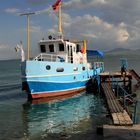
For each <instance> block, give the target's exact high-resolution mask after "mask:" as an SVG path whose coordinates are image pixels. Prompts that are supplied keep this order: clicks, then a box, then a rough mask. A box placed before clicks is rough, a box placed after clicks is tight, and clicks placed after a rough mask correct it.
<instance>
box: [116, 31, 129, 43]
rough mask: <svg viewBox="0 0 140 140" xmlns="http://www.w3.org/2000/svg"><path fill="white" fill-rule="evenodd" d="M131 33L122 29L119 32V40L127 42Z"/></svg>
mask: <svg viewBox="0 0 140 140" xmlns="http://www.w3.org/2000/svg"><path fill="white" fill-rule="evenodd" d="M129 36H130V35H129V33H128V32H127V30H125V29H120V30H118V32H117V41H118V42H125V41H127V40H128V39H129Z"/></svg>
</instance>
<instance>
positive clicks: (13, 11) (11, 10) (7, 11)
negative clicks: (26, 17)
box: [5, 8, 20, 14]
mask: <svg viewBox="0 0 140 140" xmlns="http://www.w3.org/2000/svg"><path fill="white" fill-rule="evenodd" d="M5 12H6V13H11V14H14V13H19V12H20V10H19V9H17V8H7V9H5Z"/></svg>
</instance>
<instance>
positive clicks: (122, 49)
mask: <svg viewBox="0 0 140 140" xmlns="http://www.w3.org/2000/svg"><path fill="white" fill-rule="evenodd" d="M127 51H132V50H131V49H124V48H115V49H112V50H109V51H107V52H106V53H112V52H113V53H114V52H127Z"/></svg>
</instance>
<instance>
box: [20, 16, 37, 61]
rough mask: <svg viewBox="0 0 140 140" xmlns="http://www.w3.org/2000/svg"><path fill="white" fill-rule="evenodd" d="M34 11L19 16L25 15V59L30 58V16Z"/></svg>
mask: <svg viewBox="0 0 140 140" xmlns="http://www.w3.org/2000/svg"><path fill="white" fill-rule="evenodd" d="M33 14H35V13H23V14H20V16H26V17H27V27H26V32H27V60H29V59H30V16H31V15H33Z"/></svg>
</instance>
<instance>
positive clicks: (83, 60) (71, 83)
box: [21, 11, 104, 99]
mask: <svg viewBox="0 0 140 140" xmlns="http://www.w3.org/2000/svg"><path fill="white" fill-rule="evenodd" d="M59 13H60V11H59ZM59 27H61V26H60V25H59ZM59 32H60V33H62V32H61V28H60V30H59ZM86 48H87V47H86V41H85V40H83V41H69V40H65V39H64V37H63V36H62V35H60V36H58V38H54V37H52V36H49V37H48V39H47V40H46V39H42V40H40V41H39V50H40V52H39V55H38V56H35V57H34V58H33V59H28V60H23V61H22V65H21V68H22V86H23V89H24V90H26V91H27V92H28V95H29V97H31V98H33V99H35V98H41V97H52V96H58V95H64V94H71V93H75V92H80V91H83V90H85V89H86V88H87V86H88V85H89V83H90V82H89V81H90V80H91V78H93V77H94V76H96V75H98V74H99V73H101V72H103V70H104V64H103V62H94V65H93V64H91V63H88V62H87V53H86Z"/></svg>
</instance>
